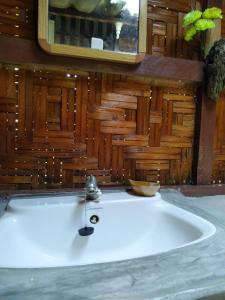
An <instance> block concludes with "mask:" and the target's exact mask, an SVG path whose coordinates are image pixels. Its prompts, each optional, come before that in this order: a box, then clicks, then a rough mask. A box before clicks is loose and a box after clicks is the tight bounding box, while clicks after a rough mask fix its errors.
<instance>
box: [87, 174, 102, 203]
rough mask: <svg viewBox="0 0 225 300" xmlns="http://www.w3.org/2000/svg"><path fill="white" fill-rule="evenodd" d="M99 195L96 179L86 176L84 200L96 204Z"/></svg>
mask: <svg viewBox="0 0 225 300" xmlns="http://www.w3.org/2000/svg"><path fill="white" fill-rule="evenodd" d="M101 194H102V192H101V190H100V189H99V188H98V185H97V180H96V177H95V176H93V175H90V176H88V177H87V181H86V199H87V200H92V201H97V202H98V201H99V198H100V196H101Z"/></svg>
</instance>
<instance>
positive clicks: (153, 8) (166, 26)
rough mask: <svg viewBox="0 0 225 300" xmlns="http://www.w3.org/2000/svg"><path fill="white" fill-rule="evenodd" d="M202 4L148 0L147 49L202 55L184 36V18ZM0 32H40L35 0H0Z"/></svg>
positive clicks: (30, 35)
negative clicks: (38, 30)
mask: <svg viewBox="0 0 225 300" xmlns="http://www.w3.org/2000/svg"><path fill="white" fill-rule="evenodd" d="M200 6H201V1H196V0H176V1H168V0H149V1H148V21H147V53H148V54H153V55H163V56H170V57H180V58H189V59H198V58H199V49H200V47H199V43H198V42H196V41H195V42H192V43H186V42H185V41H184V39H183V37H184V31H183V28H182V18H183V16H184V14H185V13H187V12H188V11H189V10H191V9H194V8H196V7H200ZM0 34H2V35H10V36H14V37H16V38H20V37H21V38H28V39H34V38H36V36H37V2H36V1H35V0H25V1H22V0H12V1H6V0H0Z"/></svg>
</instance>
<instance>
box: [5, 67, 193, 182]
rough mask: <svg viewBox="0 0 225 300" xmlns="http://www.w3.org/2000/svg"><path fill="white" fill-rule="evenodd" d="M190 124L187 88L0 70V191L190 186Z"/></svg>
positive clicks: (127, 79)
mask: <svg viewBox="0 0 225 300" xmlns="http://www.w3.org/2000/svg"><path fill="white" fill-rule="evenodd" d="M194 118H195V88H194V86H193V85H187V84H186V85H185V84H184V83H181V82H170V81H156V80H151V79H147V78H142V79H140V78H130V77H123V76H118V75H113V76H112V75H106V74H80V75H79V74H78V75H77V74H70V77H69V74H68V75H67V74H66V73H59V72H57V71H54V72H52V71H30V70H22V69H20V70H18V71H17V69H15V70H14V68H13V67H12V66H8V67H6V68H2V69H1V72H0V125H1V126H0V131H1V132H0V154H1V155H0V158H1V168H0V187H1V188H6V187H7V188H9V187H10V188H44V187H72V186H74V185H76V184H77V185H79V184H80V183H82V182H84V181H85V176H86V175H88V174H94V175H96V176H97V178H98V181H99V182H101V183H102V184H121V183H125V182H126V179H127V178H136V179H143V180H152V181H160V182H161V183H162V184H178V183H190V182H191V165H192V139H193V129H194Z"/></svg>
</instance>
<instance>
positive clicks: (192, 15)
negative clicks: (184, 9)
mask: <svg viewBox="0 0 225 300" xmlns="http://www.w3.org/2000/svg"><path fill="white" fill-rule="evenodd" d="M201 16H202V12H201V11H200V10H192V11H190V12H189V13H188V14H186V15H185V16H184V18H183V27H187V26H188V25H191V24H193V23H194V22H195V21H197V20H198V19H200V18H201Z"/></svg>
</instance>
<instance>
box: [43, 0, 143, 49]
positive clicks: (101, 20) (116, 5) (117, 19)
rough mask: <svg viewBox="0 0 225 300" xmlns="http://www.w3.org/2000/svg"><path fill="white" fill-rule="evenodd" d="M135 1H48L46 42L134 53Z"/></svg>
mask: <svg viewBox="0 0 225 300" xmlns="http://www.w3.org/2000/svg"><path fill="white" fill-rule="evenodd" d="M138 23H139V0H126V1H125V0H64V1H62V0H50V1H49V23H48V25H49V26H48V42H49V43H50V44H65V45H73V46H80V47H85V48H94V49H101V50H111V51H116V52H127V53H138Z"/></svg>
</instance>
